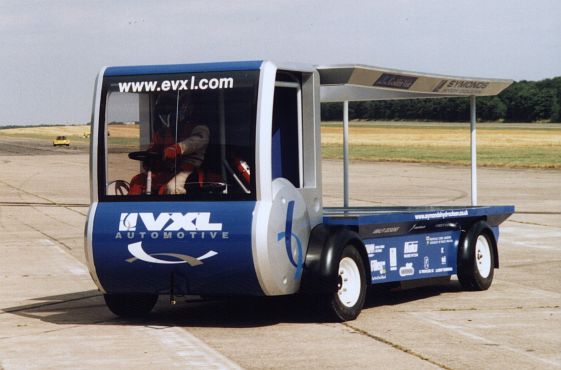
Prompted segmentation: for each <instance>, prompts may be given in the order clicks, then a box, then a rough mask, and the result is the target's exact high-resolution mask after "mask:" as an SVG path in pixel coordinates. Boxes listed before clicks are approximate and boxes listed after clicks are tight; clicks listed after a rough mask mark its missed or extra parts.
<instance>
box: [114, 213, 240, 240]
mask: <svg viewBox="0 0 561 370" xmlns="http://www.w3.org/2000/svg"><path fill="white" fill-rule="evenodd" d="M210 217H211V214H210V212H188V213H180V212H164V213H160V214H158V215H157V216H156V215H155V214H154V213H152V212H141V213H136V212H132V213H121V216H120V220H119V230H118V231H117V233H116V234H115V239H124V238H127V239H211V240H212V239H228V238H229V233H228V232H227V231H222V224H221V223H212V222H210Z"/></svg>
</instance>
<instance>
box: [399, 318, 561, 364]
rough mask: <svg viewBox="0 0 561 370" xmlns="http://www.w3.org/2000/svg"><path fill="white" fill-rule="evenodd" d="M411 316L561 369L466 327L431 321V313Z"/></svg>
mask: <svg viewBox="0 0 561 370" xmlns="http://www.w3.org/2000/svg"><path fill="white" fill-rule="evenodd" d="M409 314H410V315H413V316H415V317H416V318H418V319H421V320H423V321H425V322H428V323H430V324H432V325H435V326H438V327H441V328H443V329H446V330H448V331H453V332H455V333H457V334H459V335H461V336H464V337H466V338H470V339H473V340H475V341H478V342H482V343H483V344H487V345H499V346H500V348H501V349H506V350H507V351H510V352H514V353H516V354H519V355H522V356H525V357H528V358H530V359H532V360H534V361H538V362H541V363H544V364H547V365H553V366H556V367H561V362H558V361H554V360H548V359H546V358H542V357H540V356H536V355H533V354H531V353H528V352H526V351H524V350H521V349H518V348H514V347H511V346H509V345H506V344H504V343H497V342H494V341H491V340H489V339H487V338H485V337H482V336H480V335H476V334H472V333H469V332H468V331H466V330H465V328H464V327H462V326H460V325H449V324H445V323H442V322H439V321H437V320H436V319H429V318H427V317H426V316H427V315H429V313H427V312H409Z"/></svg>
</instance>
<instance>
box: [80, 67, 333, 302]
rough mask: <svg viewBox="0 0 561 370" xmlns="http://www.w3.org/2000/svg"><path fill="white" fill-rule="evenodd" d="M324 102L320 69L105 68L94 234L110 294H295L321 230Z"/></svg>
mask: <svg viewBox="0 0 561 370" xmlns="http://www.w3.org/2000/svg"><path fill="white" fill-rule="evenodd" d="M318 95H319V79H318V74H317V72H316V71H315V70H314V69H313V68H309V67H308V68H302V67H296V66H292V65H287V66H283V65H276V64H273V63H271V62H259V61H257V62H238V63H212V64H192V65H167V66H142V67H109V68H105V69H103V70H102V71H101V73H100V74H99V77H98V79H97V82H96V97H95V103H94V109H93V126H92V138H91V143H92V145H91V194H92V199H91V202H92V205H91V208H90V212H89V216H88V225H87V229H86V255H87V260H88V265H89V269H90V272H91V274H92V277H93V279H94V281H95V282H96V284H97V285H98V287H99V288H100V289H101V290H102V292H104V293H105V294H106V296H109V297H118V296H119V295H124V294H131V293H134V294H142V295H144V296H145V297H148V296H151V297H153V296H157V295H160V294H178V295H179V294H200V295H230V294H236V295H278V294H291V293H295V292H297V291H298V289H299V287H300V281H301V277H302V269H303V263H304V257H305V255H306V248H307V245H308V238H309V234H310V230H311V228H312V227H313V226H315V225H316V224H318V223H319V222H320V221H321V210H322V205H321V181H320V175H319V174H320V163H319V100H318V99H317V96H318ZM109 130H111V133H112V134H111V136H109V135H108V132H109ZM197 135H198V136H197ZM197 140H198V141H197ZM195 146H196V150H194V151H193V150H192V149H193V148H194V147H195ZM170 148H175V152H173V153H171V155H167V156H166V150H167V154H170V151H173V150H174V149H170Z"/></svg>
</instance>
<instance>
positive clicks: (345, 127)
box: [343, 100, 349, 208]
mask: <svg viewBox="0 0 561 370" xmlns="http://www.w3.org/2000/svg"><path fill="white" fill-rule="evenodd" d="M348 206H349V101H348V100H345V101H344V102H343V207H345V208H347V207H348Z"/></svg>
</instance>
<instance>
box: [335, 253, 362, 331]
mask: <svg viewBox="0 0 561 370" xmlns="http://www.w3.org/2000/svg"><path fill="white" fill-rule="evenodd" d="M365 275H366V272H365V268H364V263H363V261H362V256H361V255H360V253H359V252H358V251H357V250H356V248H355V247H354V246H352V245H347V246H346V247H345V249H344V250H343V253H342V254H341V258H340V260H339V269H338V277H337V291H335V292H334V293H332V294H331V295H329V297H328V298H329V299H328V308H329V313H330V316H331V317H332V318H334V319H335V320H337V321H349V320H354V319H356V318H357V316H358V315H359V313H360V311H361V310H362V307H363V306H364V301H365V298H366V283H365V282H366V278H365Z"/></svg>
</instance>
